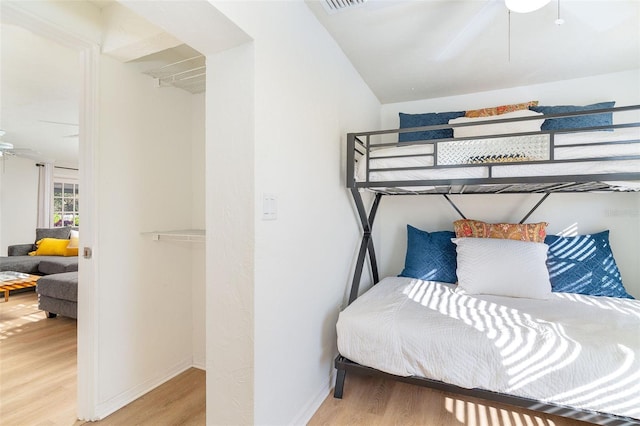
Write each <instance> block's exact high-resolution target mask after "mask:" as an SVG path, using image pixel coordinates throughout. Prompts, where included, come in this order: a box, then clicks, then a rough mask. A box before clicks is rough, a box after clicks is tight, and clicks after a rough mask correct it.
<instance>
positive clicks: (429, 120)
mask: <svg viewBox="0 0 640 426" xmlns="http://www.w3.org/2000/svg"><path fill="white" fill-rule="evenodd" d="M462 116H464V111H451V112H430V113H425V114H405V113H402V112H401V113H400V128H401V129H407V128H411V127H422V126H436V125H439V124H448V123H449V120H451V119H453V118H456V117H462ZM452 137H453V130H451V129H437V130H423V131H421V132H410V133H400V134H399V136H398V142H412V141H422V140H431V139H447V138H452Z"/></svg>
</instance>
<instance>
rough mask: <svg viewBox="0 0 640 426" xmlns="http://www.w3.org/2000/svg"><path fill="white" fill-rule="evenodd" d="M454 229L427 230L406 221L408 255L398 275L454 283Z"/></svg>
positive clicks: (455, 263) (455, 278) (455, 266)
mask: <svg viewBox="0 0 640 426" xmlns="http://www.w3.org/2000/svg"><path fill="white" fill-rule="evenodd" d="M455 236H456V234H455V233H454V232H453V231H438V232H426V231H421V230H420V229H418V228H414V227H413V226H411V225H407V255H406V257H405V262H404V269H403V270H402V272H401V273H400V275H399V276H401V277H409V278H418V279H421V280H425V281H440V282H443V283H455V282H456V281H458V278H457V276H456V268H457V262H456V245H455V244H453V243H452V242H451V239H452V238H455Z"/></svg>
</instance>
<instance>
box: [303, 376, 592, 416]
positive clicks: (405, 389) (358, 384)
mask: <svg viewBox="0 0 640 426" xmlns="http://www.w3.org/2000/svg"><path fill="white" fill-rule="evenodd" d="M308 424H309V426H323V425H368V426H374V425H402V426H410V425H424V426H459V425H467V426H583V425H584V426H587V425H589V423H585V422H580V421H577V420H570V419H565V418H563V417H558V416H552V415H547V414H540V413H536V412H533V411H529V410H524V409H518V408H515V407H512V406H509V405H504V404H498V403H494V402H490V401H484V400H481V399H477V398H471V397H466V396H460V395H456V394H452V393H449V392H443V391H439V390H434V389H428V388H423V387H420V386H415V385H410V384H407V383H401V382H396V381H392V380H387V379H382V378H378V377H370V376H363V375H358V374H353V373H348V374H347V378H346V382H345V387H344V394H343V398H342V399H335V398H334V397H333V394H331V395H329V396H328V397H327V398H326V399H325V401H324V402H323V403H322V405H321V406H320V408H319V409H318V411H317V412H316V413H315V414H314V416H313V417H312V418H311V420H310V421H309V423H308Z"/></svg>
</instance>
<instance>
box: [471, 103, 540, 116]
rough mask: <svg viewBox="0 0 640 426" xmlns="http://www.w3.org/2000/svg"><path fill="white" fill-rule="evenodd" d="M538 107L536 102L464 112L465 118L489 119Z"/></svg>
mask: <svg viewBox="0 0 640 426" xmlns="http://www.w3.org/2000/svg"><path fill="white" fill-rule="evenodd" d="M536 105H538V101H529V102H522V103H519V104H509V105H500V106H496V107H490V108H481V109H471V110H468V111H467V112H465V114H464V116H465V117H470V118H473V117H490V116H492V115H500V114H506V113H508V112H513V111H519V110H522V109H529V107H532V106H536Z"/></svg>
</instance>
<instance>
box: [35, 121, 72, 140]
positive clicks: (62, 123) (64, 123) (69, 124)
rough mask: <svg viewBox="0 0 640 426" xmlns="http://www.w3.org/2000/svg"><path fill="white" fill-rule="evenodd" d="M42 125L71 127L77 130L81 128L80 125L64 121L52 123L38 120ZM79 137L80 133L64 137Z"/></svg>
mask: <svg viewBox="0 0 640 426" xmlns="http://www.w3.org/2000/svg"><path fill="white" fill-rule="evenodd" d="M38 121H39V122H41V123H48V124H57V125H60V126H70V127H75V128H76V129H77V128H78V127H79V125H78V124H77V123H67V122H64V121H51V120H38ZM78 136H80V133H79V132H77V131H76V132H75V133H72V134H69V135H66V136H63V138H77V137H78Z"/></svg>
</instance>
